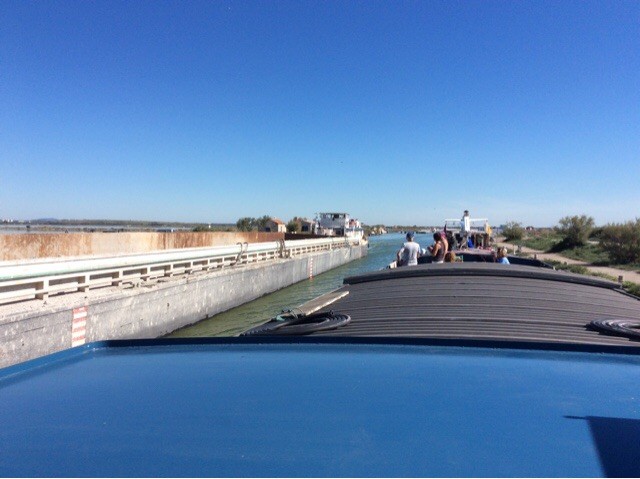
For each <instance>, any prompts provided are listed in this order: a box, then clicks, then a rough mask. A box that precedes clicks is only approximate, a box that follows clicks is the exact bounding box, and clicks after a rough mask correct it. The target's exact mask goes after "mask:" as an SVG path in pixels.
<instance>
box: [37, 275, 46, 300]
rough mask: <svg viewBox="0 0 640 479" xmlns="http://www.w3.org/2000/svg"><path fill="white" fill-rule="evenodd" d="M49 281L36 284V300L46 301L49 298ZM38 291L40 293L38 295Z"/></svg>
mask: <svg viewBox="0 0 640 479" xmlns="http://www.w3.org/2000/svg"><path fill="white" fill-rule="evenodd" d="M48 289H49V279H45V280H43V281H40V282H38V283H36V299H47V298H48V297H49V292H48V291H47V290H48ZM38 291H40V292H39V293H38Z"/></svg>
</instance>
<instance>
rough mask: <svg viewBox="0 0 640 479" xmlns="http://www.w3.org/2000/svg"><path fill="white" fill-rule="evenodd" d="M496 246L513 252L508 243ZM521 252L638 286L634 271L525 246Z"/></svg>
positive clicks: (637, 278) (637, 277) (636, 274)
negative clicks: (620, 277)
mask: <svg viewBox="0 0 640 479" xmlns="http://www.w3.org/2000/svg"><path fill="white" fill-rule="evenodd" d="M497 244H498V246H505V247H506V248H507V249H508V250H509V251H513V250H514V249H515V246H514V245H512V244H510V243H504V242H498V243H497ZM521 251H522V252H523V253H528V254H531V255H534V254H535V255H536V256H537V258H538V259H539V260H541V261H544V260H550V261H559V262H561V263H566V264H577V265H580V266H584V267H586V268H587V269H588V270H589V271H592V272H594V273H601V274H607V275H609V276H613V277H615V278H616V279H617V278H618V276H622V278H623V280H624V281H631V282H633V283H636V284H640V273H637V272H635V271H629V270H626V269H618V268H610V267H608V266H594V265H592V264H590V263H586V262H584V261H579V260H576V259H571V258H567V257H565V256H562V255H560V254H557V253H545V252H544V251H540V250H536V249H533V248H527V247H526V246H522V247H521Z"/></svg>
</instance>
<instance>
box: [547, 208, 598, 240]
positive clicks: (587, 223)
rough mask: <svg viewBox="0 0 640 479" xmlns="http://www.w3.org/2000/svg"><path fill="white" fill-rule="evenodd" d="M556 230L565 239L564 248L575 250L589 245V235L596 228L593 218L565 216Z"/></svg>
mask: <svg viewBox="0 0 640 479" xmlns="http://www.w3.org/2000/svg"><path fill="white" fill-rule="evenodd" d="M559 223H560V224H559V226H556V228H555V230H556V231H557V232H558V233H559V234H560V235H561V236H562V237H563V240H562V242H563V246H564V247H565V248H573V247H575V246H582V245H585V244H587V240H588V239H589V235H590V234H591V231H592V230H593V227H594V226H595V222H594V221H593V218H592V217H591V216H587V215H582V216H565V217H564V218H562V219H561V220H560V221H559Z"/></svg>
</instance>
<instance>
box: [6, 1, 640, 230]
mask: <svg viewBox="0 0 640 479" xmlns="http://www.w3.org/2000/svg"><path fill="white" fill-rule="evenodd" d="M0 105H2V107H1V108H0V171H1V172H2V173H1V174H0V218H20V219H29V218H39V217H57V218H78V219H80V218H91V219H136V220H163V221H202V222H235V221H236V220H237V219H238V218H239V217H241V216H261V215H263V214H270V215H273V216H278V217H280V218H282V219H284V220H288V219H290V218H291V217H293V216H310V217H311V216H313V214H314V213H315V212H318V211H331V210H339V211H347V212H350V213H351V214H352V215H354V216H356V217H358V218H360V219H361V220H362V221H364V222H365V223H368V224H376V223H385V224H429V225H430V224H440V223H441V222H442V220H443V219H444V218H451V217H454V218H455V217H459V216H460V215H461V212H462V210H464V209H469V210H471V216H472V217H488V218H489V219H490V220H491V223H492V224H500V223H503V222H505V221H508V220H515V221H521V222H523V223H526V224H533V225H536V226H545V225H553V224H556V223H557V221H558V219H559V218H561V217H563V216H565V215H573V214H588V215H592V216H594V218H595V219H596V223H598V224H603V223H606V222H610V221H616V222H617V221H626V220H630V219H634V218H635V217H638V216H640V3H639V2H637V1H615V2H608V1H606V2H605V1H601V2H588V1H580V2H569V1H562V2H558V1H553V2H539V1H536V2H524V1H518V2H507V1H504V2H490V1H468V2H453V1H452V2H449V1H447V2H445V1H437V2H436V1H433V2H427V1H424V2H423V1H420V2H418V1H416V2H396V1H389V2H379V1H362V2H337V1H336V2H333V1H318V2H299V1H297V2H284V1H279V2H265V1H247V2H235V1H218V2H195V1H190V2H162V1H149V2H143V1H136V2H128V1H126V2H124V1H123V2H116V1H109V2H101V1H91V2H87V1H78V2H54V1H51V2H27V1H9V0H4V1H2V2H0Z"/></svg>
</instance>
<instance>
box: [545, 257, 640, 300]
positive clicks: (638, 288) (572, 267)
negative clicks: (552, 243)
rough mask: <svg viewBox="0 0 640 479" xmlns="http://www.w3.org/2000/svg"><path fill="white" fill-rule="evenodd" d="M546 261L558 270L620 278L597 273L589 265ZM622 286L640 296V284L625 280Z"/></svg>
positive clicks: (611, 279)
mask: <svg viewBox="0 0 640 479" xmlns="http://www.w3.org/2000/svg"><path fill="white" fill-rule="evenodd" d="M545 263H548V264H550V265H551V266H553V267H554V268H556V269H558V270H563V271H569V272H571V273H576V274H584V275H588V276H598V277H600V278H604V279H608V280H610V281H616V282H617V281H618V278H614V277H613V276H610V275H608V274H603V273H596V272H593V271H590V270H589V269H588V268H587V267H585V266H582V265H579V264H565V263H561V262H560V261H551V260H545ZM622 288H623V289H624V290H625V291H626V292H627V293H629V294H632V295H633V296H636V297H637V298H640V284H637V283H633V282H631V281H624V282H623V283H622Z"/></svg>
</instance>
